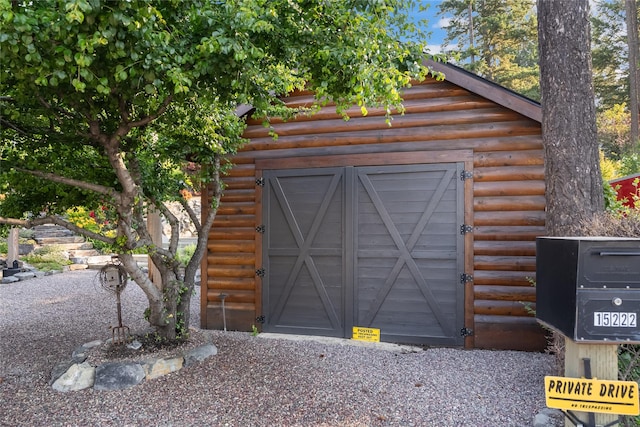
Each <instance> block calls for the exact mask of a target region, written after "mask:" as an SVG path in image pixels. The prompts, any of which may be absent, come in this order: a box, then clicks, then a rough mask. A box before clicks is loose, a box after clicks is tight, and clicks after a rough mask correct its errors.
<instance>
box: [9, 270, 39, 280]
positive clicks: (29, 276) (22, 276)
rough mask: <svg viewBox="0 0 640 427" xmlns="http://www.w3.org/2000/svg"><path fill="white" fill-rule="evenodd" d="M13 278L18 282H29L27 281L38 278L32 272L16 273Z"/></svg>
mask: <svg viewBox="0 0 640 427" xmlns="http://www.w3.org/2000/svg"><path fill="white" fill-rule="evenodd" d="M13 277H15V278H16V279H18V280H27V279H33V278H34V277H36V274H35V273H34V272H32V271H25V272H22V273H16V274H14V275H13Z"/></svg>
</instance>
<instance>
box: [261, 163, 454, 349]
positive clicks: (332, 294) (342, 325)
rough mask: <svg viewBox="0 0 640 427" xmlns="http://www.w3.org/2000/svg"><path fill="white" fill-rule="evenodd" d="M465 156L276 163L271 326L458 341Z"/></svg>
mask: <svg viewBox="0 0 640 427" xmlns="http://www.w3.org/2000/svg"><path fill="white" fill-rule="evenodd" d="M461 171H462V166H461V164H429V165H403V166H380V167H355V168H354V167H347V168H326V169H324V168H323V169H304V170H301V169H298V170H276V171H267V172H265V174H264V177H265V184H266V186H265V190H264V195H263V213H264V221H265V226H266V232H265V238H264V245H263V257H264V262H263V266H264V268H265V277H264V278H263V314H264V315H265V324H264V328H263V329H264V330H265V331H267V332H285V333H302V334H313V335H326V336H339V337H347V338H348V337H350V336H351V328H352V327H353V326H361V327H375V328H379V329H380V330H381V335H382V339H383V340H384V341H395V342H407V343H408V342H414V343H423V344H434V345H443V344H447V345H461V344H463V339H462V337H461V336H460V329H461V328H462V326H463V318H464V304H463V302H464V287H463V286H462V285H461V284H460V274H461V273H462V272H463V271H464V269H463V259H464V250H463V239H462V235H461V234H460V231H459V230H460V225H461V224H462V222H463V207H464V200H463V185H462V182H461V181H460V179H459V176H460V172H461Z"/></svg>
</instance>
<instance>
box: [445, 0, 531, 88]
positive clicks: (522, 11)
mask: <svg viewBox="0 0 640 427" xmlns="http://www.w3.org/2000/svg"><path fill="white" fill-rule="evenodd" d="M438 7H439V9H440V14H441V15H445V14H446V15H447V16H450V17H451V20H450V21H449V24H448V26H447V27H446V30H447V36H446V38H445V48H446V47H448V46H451V49H448V50H449V52H450V53H453V54H455V55H457V56H458V57H459V62H460V64H461V65H462V66H463V67H464V68H466V69H468V70H469V71H472V72H474V73H476V74H478V75H480V76H483V77H485V78H487V79H489V80H492V81H495V82H496V83H498V84H500V85H502V86H505V87H507V88H509V89H512V90H514V91H516V92H518V93H520V94H522V95H525V96H528V97H530V98H532V99H536V100H538V99H540V91H539V82H538V73H539V70H538V46H537V43H538V39H537V18H536V13H535V1H534V0H444V1H442V2H441V3H440V4H439V5H438Z"/></svg>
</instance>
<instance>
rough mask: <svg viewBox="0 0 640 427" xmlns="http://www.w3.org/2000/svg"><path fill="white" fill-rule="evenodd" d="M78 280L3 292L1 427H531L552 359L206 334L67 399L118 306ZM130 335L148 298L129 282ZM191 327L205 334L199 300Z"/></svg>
mask: <svg viewBox="0 0 640 427" xmlns="http://www.w3.org/2000/svg"><path fill="white" fill-rule="evenodd" d="M95 275H96V272H95V271H76V272H69V273H64V274H59V275H54V276H47V277H45V278H43V279H31V280H27V281H24V282H18V283H14V284H6V285H0V425H2V426H243V427H244V426H487V427H488V426H491V427H495V426H531V425H532V422H533V418H534V416H535V414H536V413H538V412H539V411H540V410H541V409H543V408H544V407H545V403H544V390H543V378H544V376H545V375H549V374H550V373H551V364H552V360H551V357H550V356H548V355H545V354H538V353H524V352H512V351H485V350H482V351H481V350H458V349H446V348H434V349H429V350H425V351H420V352H417V353H405V354H403V353H399V352H389V351H384V350H379V349H374V348H368V347H358V346H349V345H338V344H331V343H316V342H309V341H291V340H281V339H264V338H260V337H253V336H251V334H249V333H240V332H226V333H225V332H221V331H210V332H209V331H206V332H203V333H204V334H208V335H210V337H211V340H212V341H213V343H214V344H215V345H216V346H217V347H218V351H219V353H218V355H217V356H214V357H212V358H210V359H207V360H206V361H205V362H203V363H201V364H198V365H195V366H189V367H187V368H184V369H182V370H181V371H178V372H176V373H173V374H169V375H166V376H164V377H161V378H158V379H155V380H150V381H146V382H143V383H142V384H140V385H138V386H136V387H133V388H130V389H127V390H124V391H116V392H114V391H111V392H106V391H95V390H93V389H87V390H82V391H76V392H69V393H60V392H57V391H55V390H53V389H52V388H51V387H50V386H49V385H48V381H49V376H50V372H51V369H52V368H53V366H55V365H56V364H57V363H58V362H60V361H62V360H66V359H68V358H69V356H70V353H71V352H72V351H73V349H75V348H76V347H78V346H79V345H81V344H83V343H86V342H89V341H93V340H96V339H106V338H109V337H110V332H109V329H108V328H109V325H115V324H116V319H115V317H116V307H115V298H114V296H112V295H109V294H106V293H105V292H104V291H101V290H100V288H99V286H97V285H96V284H95ZM122 305H123V307H122V308H123V322H124V324H126V325H128V326H130V327H131V329H132V331H133V332H134V333H135V332H136V331H142V330H145V329H146V328H147V325H146V323H145V322H144V321H143V320H142V312H143V310H144V309H145V307H146V298H145V296H144V294H143V293H142V291H141V290H140V289H139V288H138V287H137V286H136V285H135V284H130V285H129V286H128V287H127V289H126V290H125V292H124V293H123V294H122ZM191 318H192V325H193V326H198V325H199V323H200V315H199V294H198V295H195V296H194V297H193V304H192V315H191Z"/></svg>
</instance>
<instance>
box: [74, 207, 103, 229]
mask: <svg viewBox="0 0 640 427" xmlns="http://www.w3.org/2000/svg"><path fill="white" fill-rule="evenodd" d="M91 212H93V211H91ZM66 214H67V220H68V221H69V222H71V223H72V224H74V225H76V226H78V227H80V228H84V229H85V230H89V231H93V232H94V233H99V232H100V229H101V227H100V225H99V224H98V222H97V221H96V219H95V217H92V216H91V215H90V212H88V211H87V210H86V209H85V208H84V207H82V206H76V207H73V208H70V209H67V212H66ZM94 215H95V214H94Z"/></svg>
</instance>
